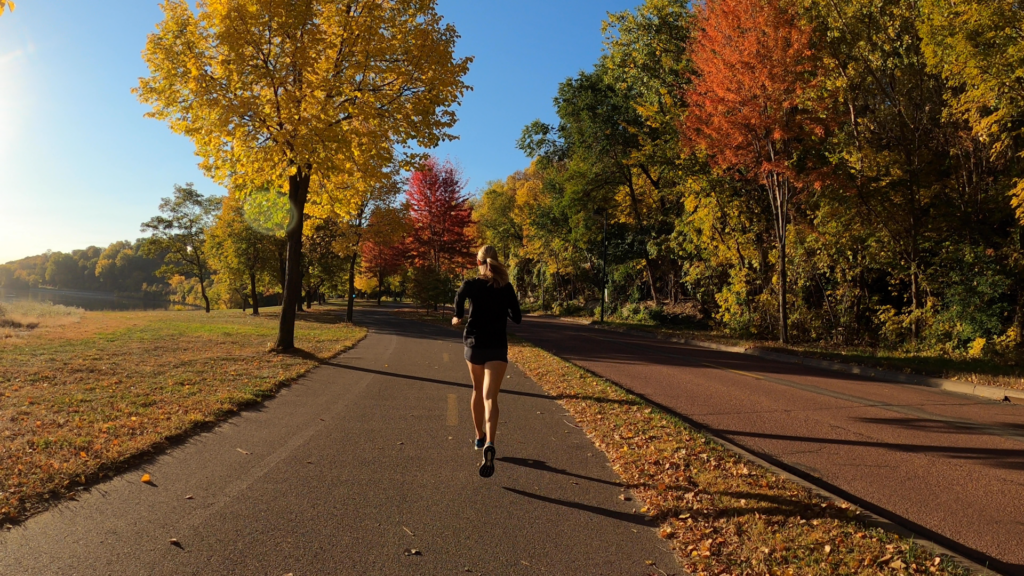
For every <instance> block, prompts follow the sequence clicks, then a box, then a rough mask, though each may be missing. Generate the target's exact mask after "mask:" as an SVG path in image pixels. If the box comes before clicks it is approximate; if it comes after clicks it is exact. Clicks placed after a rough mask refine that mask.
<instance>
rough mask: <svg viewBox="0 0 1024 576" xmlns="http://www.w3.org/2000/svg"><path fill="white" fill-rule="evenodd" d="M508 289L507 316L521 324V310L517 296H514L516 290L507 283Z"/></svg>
mask: <svg viewBox="0 0 1024 576" xmlns="http://www.w3.org/2000/svg"><path fill="white" fill-rule="evenodd" d="M508 291H509V300H510V302H509V305H508V317H509V318H511V319H512V321H513V322H515V323H516V324H522V323H523V311H522V310H520V309H519V297H518V296H516V290H515V288H513V287H512V285H511V284H509V285H508Z"/></svg>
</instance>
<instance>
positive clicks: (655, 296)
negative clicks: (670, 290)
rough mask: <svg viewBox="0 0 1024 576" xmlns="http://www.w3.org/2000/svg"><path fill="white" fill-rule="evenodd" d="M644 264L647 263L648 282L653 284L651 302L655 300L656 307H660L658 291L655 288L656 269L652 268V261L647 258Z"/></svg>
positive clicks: (645, 257)
mask: <svg viewBox="0 0 1024 576" xmlns="http://www.w3.org/2000/svg"><path fill="white" fill-rule="evenodd" d="M644 262H646V263H647V281H648V282H650V283H651V300H654V305H655V306H657V305H658V289H657V288H656V287H655V286H654V267H653V266H651V260H650V258H648V257H647V256H644Z"/></svg>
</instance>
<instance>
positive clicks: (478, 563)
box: [0, 309, 680, 576]
mask: <svg viewBox="0 0 1024 576" xmlns="http://www.w3.org/2000/svg"><path fill="white" fill-rule="evenodd" d="M358 314H359V319H360V321H362V322H365V323H366V324H368V325H369V326H371V328H372V332H371V334H370V335H369V336H368V337H367V338H366V340H364V341H363V342H362V343H361V344H359V345H358V346H357V347H356V348H355V349H354V350H352V351H350V352H349V353H347V354H344V355H342V356H339V357H338V358H336V359H335V360H334V361H332V362H331V363H329V364H328V365H325V366H322V367H320V368H318V369H316V370H314V371H312V372H311V373H310V374H309V375H308V376H307V377H306V378H303V379H302V380H300V381H299V382H298V383H296V384H295V385H293V386H291V387H290V388H288V389H286V390H284V391H283V392H282V393H281V394H280V395H279V396H278V397H277V398H275V399H273V400H271V401H269V402H267V403H266V404H265V405H263V406H262V407H260V408H259V409H256V410H250V411H246V412H245V413H243V414H241V415H239V416H237V417H234V418H232V419H230V420H228V421H227V422H226V423H224V424H222V425H221V426H219V427H217V428H216V429H215V430H214V431H213V432H210V433H207V434H202V435H199V436H196V437H194V438H193V439H192V440H190V441H188V442H186V443H184V444H183V445H181V446H179V447H177V448H174V449H173V450H170V451H169V452H168V453H166V454H164V455H162V456H160V457H158V458H156V459H155V460H154V461H153V462H151V463H149V464H147V465H145V466H143V467H142V468H141V469H139V470H136V471H131V472H129V473H126V474H124V475H122V476H120V477H118V478H116V479H114V480H111V481H109V482H105V483H103V484H101V485H98V486H96V487H95V488H93V489H91V490H89V491H88V492H87V493H85V494H83V495H82V496H81V497H80V499H79V500H78V501H76V502H68V503H65V504H62V505H61V506H60V507H58V508H56V509H54V510H51V511H50V512H47V513H44V514H40V515H38V516H36V517H34V518H32V519H30V520H29V521H28V522H26V523H25V524H24V525H22V526H19V527H17V528H15V529H14V530H12V531H10V532H6V533H3V532H0V574H5V575H6V574H18V575H31V574H45V575H54V574H60V575H69V576H70V575H76V574H77V575H91V574H154V575H156V574H174V575H181V574H203V575H207V574H245V575H256V574H267V575H276V576H283V575H284V574H289V573H290V574H294V575H295V576H305V575H311V574H318V575H319V574H325V575H326V574H353V575H364V574H375V575H376V574H403V575H404V574H417V575H421V574H467V573H472V574H492V575H497V574H559V575H562V574H588V575H589V574H608V575H616V576H618V575H630V574H661V573H662V572H660V571H659V570H657V569H656V568H652V567H651V566H648V565H646V564H645V561H646V560H652V561H655V562H656V563H657V567H658V568H660V569H662V570H664V571H665V572H666V573H669V574H673V573H680V570H679V568H678V564H676V562H675V560H674V558H673V556H672V554H671V553H670V552H669V551H668V550H667V549H666V548H667V546H666V544H665V543H664V542H663V541H661V540H659V539H658V538H657V535H656V534H655V533H654V530H653V529H652V528H651V527H650V526H649V525H648V524H647V523H646V521H645V519H644V518H643V516H641V515H638V514H637V513H634V511H633V506H632V505H633V504H634V503H633V502H624V501H622V500H620V499H619V498H618V496H619V495H620V494H621V493H622V489H621V488H620V487H619V486H618V483H617V477H616V476H615V474H614V473H613V472H612V471H611V469H610V468H609V467H608V462H607V460H606V459H605V458H604V457H603V455H602V454H601V453H600V452H599V451H598V450H597V449H595V448H594V447H593V445H592V444H591V443H590V442H589V440H588V439H587V438H586V437H585V436H584V435H583V433H582V432H581V431H580V430H578V429H576V428H574V427H572V426H570V425H568V424H566V420H568V421H570V422H571V421H572V420H571V418H569V417H568V416H565V415H564V411H563V410H562V409H561V408H560V407H559V406H558V405H557V404H556V403H555V402H554V401H552V400H551V399H549V398H547V397H546V395H545V394H544V393H543V391H542V390H541V389H540V388H539V387H538V386H537V385H536V384H534V383H533V382H531V381H529V380H528V379H526V378H525V377H524V376H523V374H522V373H521V372H519V371H518V370H516V369H515V368H512V369H511V370H510V377H509V378H508V380H507V382H506V384H505V391H504V392H503V393H502V396H501V408H502V420H503V421H505V423H504V424H502V427H501V429H500V431H499V438H498V440H499V442H498V462H497V471H496V473H495V475H494V477H492V478H490V479H487V480H484V479H482V478H480V477H479V476H478V475H477V471H476V465H477V464H478V458H479V454H480V453H479V452H475V451H474V450H473V449H472V446H471V444H470V440H471V438H472V436H473V432H472V424H471V422H470V420H469V411H468V406H469V385H468V374H467V371H466V367H465V363H464V361H463V360H462V347H461V344H460V343H459V341H458V339H457V333H455V332H454V331H450V330H445V329H443V328H439V327H435V326H430V325H425V324H419V323H415V322H410V321H404V320H401V319H398V318H396V317H394V316H392V315H390V314H388V313H387V312H383V311H377V310H373V309H360V310H358ZM240 450H244V451H245V452H248V454H244V453H243V452H242V451H240ZM143 472H146V473H149V474H151V475H152V478H153V481H154V484H155V486H147V485H144V484H142V483H140V482H139V480H138V479H139V477H140V476H141V474H142V473H143ZM187 495H192V496H193V497H194V498H193V499H186V496H187ZM171 538H175V539H177V541H178V542H179V543H180V545H181V546H180V547H175V546H172V545H171V544H170V543H169V541H170V539H171ZM407 548H408V549H417V550H420V551H422V555H420V556H406V555H405V554H404V550H405V549H407ZM467 569H468V572H467Z"/></svg>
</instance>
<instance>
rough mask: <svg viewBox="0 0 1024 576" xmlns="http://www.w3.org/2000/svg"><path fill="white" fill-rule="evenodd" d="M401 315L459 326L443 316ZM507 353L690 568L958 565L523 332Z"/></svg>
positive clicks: (934, 568) (836, 570)
mask: <svg viewBox="0 0 1024 576" xmlns="http://www.w3.org/2000/svg"><path fill="white" fill-rule="evenodd" d="M397 314H398V315H400V316H402V317H405V318H409V319H415V320H422V321H427V322H432V323H437V324H442V325H444V324H448V325H450V319H449V320H448V321H447V322H446V321H445V320H442V319H441V318H439V317H438V316H437V315H436V314H434V315H426V314H423V313H422V312H418V311H415V310H400V311H398V312H397ZM509 359H510V360H511V361H512V362H515V363H516V365H517V366H519V368H520V369H521V370H522V371H523V372H525V373H526V374H527V375H528V376H529V377H530V378H531V379H533V380H534V381H535V382H537V384H539V385H540V386H541V387H542V388H544V389H545V390H546V391H547V392H548V393H549V394H551V395H552V396H554V397H555V399H556V400H557V401H558V402H559V404H561V405H562V406H563V407H564V408H565V409H566V411H567V412H569V413H570V414H571V415H572V416H573V418H575V419H576V422H577V423H578V424H579V425H580V426H581V427H582V428H583V430H584V431H585V432H586V433H587V435H588V436H589V437H590V439H591V440H592V441H593V442H594V444H595V445H596V446H597V447H598V448H600V449H601V450H602V451H603V452H604V453H605V454H606V455H607V456H608V459H609V460H610V461H611V462H612V465H613V467H614V469H615V471H616V472H617V473H618V474H619V476H620V477H622V479H623V481H624V482H623V483H624V485H625V486H627V487H628V488H629V489H630V490H631V491H632V495H630V494H628V493H626V492H624V493H623V495H622V498H623V499H631V498H632V497H633V495H635V496H636V498H638V499H639V502H637V503H636V511H637V512H641V513H644V514H647V515H648V516H650V517H652V518H654V519H655V520H656V521H657V522H658V523H659V524H660V530H659V534H660V536H661V537H662V538H664V539H665V540H667V541H668V542H669V543H670V545H671V546H672V548H673V549H674V550H675V551H676V554H677V557H678V558H679V561H680V562H681V563H682V565H683V567H684V568H685V569H686V570H687V571H688V572H690V573H691V574H694V575H695V576H697V575H704V574H707V575H711V574H715V575H718V574H780V575H781V574H801V575H803V574H813V575H820V576H828V575H832V574H857V575H861V574H863V575H868V574H894V575H895V574H949V575H964V576H965V575H967V574H969V572H968V571H967V570H966V569H964V568H963V567H961V566H960V565H958V564H957V563H955V562H954V561H953V560H951V559H950V558H946V557H941V556H935V555H934V554H931V553H930V552H929V551H928V550H927V549H925V548H923V547H921V546H918V545H916V544H915V543H913V542H911V541H907V540H904V539H902V538H900V537H899V536H897V535H894V534H890V533H887V532H885V531H884V530H881V529H878V528H872V527H869V526H868V525H867V524H866V523H865V521H864V520H863V519H862V517H861V516H859V515H858V513H857V511H856V510H855V509H854V508H852V507H850V506H849V505H843V504H838V503H835V502H832V501H830V500H826V499H824V498H822V497H820V496H818V495H817V494H815V493H813V492H811V491H810V490H808V489H806V488H804V487H803V486H801V485H799V484H797V483H795V482H792V481H790V480H788V479H786V478H784V477H782V476H779V475H778V474H776V473H774V472H772V471H771V470H768V469H765V468H762V467H760V466H757V465H755V464H753V463H751V462H748V461H747V460H745V459H744V458H741V457H739V456H737V455H735V454H733V453H732V452H730V451H728V450H726V449H725V448H723V447H722V446H721V445H719V444H718V443H716V442H715V440H714V439H713V438H710V437H708V436H706V435H705V434H702V433H701V432H698V431H696V430H694V429H693V428H691V427H689V426H688V425H687V424H686V423H684V422H683V421H682V420H680V419H679V418H677V417H675V416H673V415H672V414H670V413H666V412H664V411H662V410H660V409H658V408H656V407H654V406H651V405H650V404H648V403H647V402H645V401H644V400H643V399H642V398H640V397H638V396H636V395H634V394H631V393H629V392H627V391H626V390H624V389H622V388H620V387H618V386H616V385H615V384H613V383H611V382H609V381H607V380H604V379H603V378H600V377H598V376H595V375H594V374H592V373H590V372H587V371H586V370H584V369H582V368H580V367H578V366H576V365H574V364H572V363H569V362H566V361H564V360H562V359H560V358H558V357H556V356H554V355H552V354H549V353H548V352H545V351H544V350H541V349H540V348H537V347H535V346H533V345H531V344H529V343H526V342H524V341H522V340H520V339H518V338H510V346H509Z"/></svg>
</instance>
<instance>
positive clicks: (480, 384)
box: [466, 361, 485, 438]
mask: <svg viewBox="0 0 1024 576" xmlns="http://www.w3.org/2000/svg"><path fill="white" fill-rule="evenodd" d="M466 366H468V367H469V377H470V379H472V380H473V398H472V400H471V401H470V403H469V411H470V413H471V414H473V428H475V429H476V437H477V438H483V437H484V413H485V412H484V367H483V366H482V365H479V364H470V363H469V362H468V361H467V362H466Z"/></svg>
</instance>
